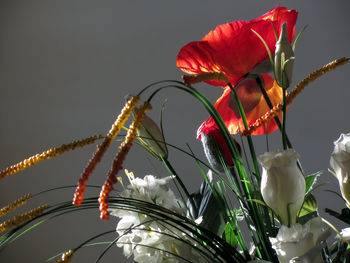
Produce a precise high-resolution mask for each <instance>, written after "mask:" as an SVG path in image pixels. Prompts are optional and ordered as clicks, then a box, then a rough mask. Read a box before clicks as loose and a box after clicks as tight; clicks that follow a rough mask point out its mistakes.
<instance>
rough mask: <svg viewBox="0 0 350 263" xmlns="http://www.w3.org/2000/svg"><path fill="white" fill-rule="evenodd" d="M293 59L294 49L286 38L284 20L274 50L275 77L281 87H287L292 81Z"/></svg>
mask: <svg viewBox="0 0 350 263" xmlns="http://www.w3.org/2000/svg"><path fill="white" fill-rule="evenodd" d="M293 60H294V51H293V48H292V46H291V44H290V43H289V40H288V31H287V23H286V22H284V23H283V24H282V29H281V34H280V37H279V39H278V41H277V43H276V50H275V77H276V80H277V83H278V85H280V86H282V87H283V88H288V87H289V84H290V83H291V82H292V75H293V64H294V61H293ZM283 68H284V70H283ZM282 80H283V81H282Z"/></svg>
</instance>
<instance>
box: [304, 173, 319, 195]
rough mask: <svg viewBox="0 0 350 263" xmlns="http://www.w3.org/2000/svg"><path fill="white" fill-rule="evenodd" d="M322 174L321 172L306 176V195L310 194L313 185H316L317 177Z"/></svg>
mask: <svg viewBox="0 0 350 263" xmlns="http://www.w3.org/2000/svg"><path fill="white" fill-rule="evenodd" d="M321 174H322V172H321V171H319V172H316V173H313V174H310V175H308V176H305V184H306V190H305V193H306V194H307V193H309V192H310V190H311V189H312V187H313V185H314V184H315V183H316V180H317V177H319V176H320V175H321Z"/></svg>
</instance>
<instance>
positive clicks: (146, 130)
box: [137, 115, 168, 157]
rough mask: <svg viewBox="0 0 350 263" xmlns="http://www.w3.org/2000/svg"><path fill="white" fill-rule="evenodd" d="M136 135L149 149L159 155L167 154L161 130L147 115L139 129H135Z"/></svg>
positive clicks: (164, 155)
mask: <svg viewBox="0 0 350 263" xmlns="http://www.w3.org/2000/svg"><path fill="white" fill-rule="evenodd" d="M137 135H138V136H139V137H140V139H141V140H142V142H144V143H145V146H146V147H147V148H149V150H150V151H152V152H153V153H155V154H156V155H158V156H161V157H166V156H168V148H167V147H166V144H165V142H164V136H163V133H162V131H161V130H160V128H159V127H158V125H157V124H156V123H155V121H154V120H152V119H151V118H150V117H148V116H147V115H146V117H145V118H144V119H143V121H142V125H141V127H140V129H139V130H138V131H137Z"/></svg>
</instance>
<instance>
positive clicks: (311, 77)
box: [242, 58, 349, 136]
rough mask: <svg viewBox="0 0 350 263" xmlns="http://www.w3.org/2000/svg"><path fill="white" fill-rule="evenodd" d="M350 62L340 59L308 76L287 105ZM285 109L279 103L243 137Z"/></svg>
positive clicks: (288, 97) (299, 84)
mask: <svg viewBox="0 0 350 263" xmlns="http://www.w3.org/2000/svg"><path fill="white" fill-rule="evenodd" d="M348 61H349V59H348V58H339V59H336V60H334V61H332V62H330V63H328V64H327V65H325V66H323V67H322V68H320V69H317V70H316V71H314V72H313V73H311V74H310V75H308V76H307V77H306V78H305V79H303V80H302V81H300V82H299V83H298V85H296V86H295V87H294V89H293V90H292V91H291V92H290V93H289V94H288V95H287V96H286V104H287V105H289V104H290V103H292V101H293V100H294V99H295V98H296V96H297V95H299V94H300V93H301V92H302V90H303V89H304V88H305V87H306V86H308V85H309V84H310V83H311V82H313V81H315V80H316V79H317V78H319V77H321V76H323V75H324V74H326V73H328V72H330V71H332V70H334V69H336V68H337V67H339V66H342V65H344V64H346V63H347V62H348ZM282 109H283V104H282V103H279V104H277V105H276V106H275V107H273V108H272V109H271V110H270V111H268V112H266V113H265V114H264V115H263V116H261V117H260V118H259V119H257V120H256V121H255V123H253V124H252V125H250V126H249V128H248V129H247V130H245V131H243V132H242V135H243V136H247V135H250V134H252V132H254V131H255V130H256V129H258V128H259V127H260V126H262V125H264V124H265V123H266V122H268V121H269V120H271V119H272V118H274V117H276V116H277V114H279V113H280V112H281V111H282Z"/></svg>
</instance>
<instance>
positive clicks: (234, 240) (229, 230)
mask: <svg viewBox="0 0 350 263" xmlns="http://www.w3.org/2000/svg"><path fill="white" fill-rule="evenodd" d="M235 233H237V220H236V218H233V219H231V220H230V221H229V222H228V224H227V225H226V227H225V232H224V234H225V240H226V242H227V243H229V244H230V245H231V246H233V247H234V248H236V247H237V245H238V237H237V235H236V234H235Z"/></svg>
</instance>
